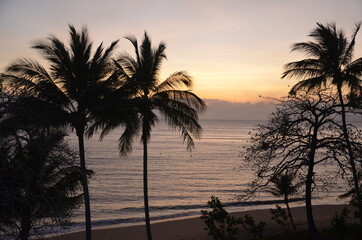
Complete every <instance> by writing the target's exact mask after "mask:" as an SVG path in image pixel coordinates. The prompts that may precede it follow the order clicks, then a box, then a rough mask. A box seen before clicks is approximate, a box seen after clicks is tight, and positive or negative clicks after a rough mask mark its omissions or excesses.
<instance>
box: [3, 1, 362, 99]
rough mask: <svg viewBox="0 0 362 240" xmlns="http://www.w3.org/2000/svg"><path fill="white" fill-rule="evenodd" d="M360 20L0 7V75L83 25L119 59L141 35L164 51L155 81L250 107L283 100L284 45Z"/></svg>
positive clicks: (345, 12)
mask: <svg viewBox="0 0 362 240" xmlns="http://www.w3.org/2000/svg"><path fill="white" fill-rule="evenodd" d="M360 21H362V1H361V0H253V1H252V0H250V1H244V0H238V1H228V0H224V1H222V0H218V1H213V0H209V1H207V0H204V1H201V0H190V1H186V0H185V1H182V0H180V1H175V0H165V1H156V0H148V1H146V0H145V1H143V0H137V1H130V0H128V1H123V0H102V1H100V0H93V1H85V0H82V1H79V0H62V1H59V0H54V1H53V0H23V1H20V0H0V69H1V71H3V69H4V67H5V66H6V65H7V64H9V63H10V62H11V61H12V60H14V59H16V58H18V57H31V58H35V59H38V60H41V57H40V56H39V55H38V53H37V52H36V51H34V50H32V49H30V45H31V44H32V42H34V41H35V40H39V39H43V38H45V37H47V36H49V35H50V34H54V35H56V36H58V37H59V38H61V39H63V40H64V41H66V42H67V40H68V26H67V25H68V24H69V23H70V24H73V25H74V26H75V27H76V28H77V29H79V28H81V27H82V26H83V25H87V27H88V30H89V32H90V35H91V38H92V39H93V40H94V43H95V44H96V45H98V44H99V43H100V42H102V41H103V42H104V43H105V44H106V45H109V44H110V43H111V42H112V41H113V40H116V39H121V40H120V43H119V47H118V52H119V53H120V52H123V51H127V52H130V53H133V49H132V47H131V44H130V43H129V42H128V41H127V40H125V39H124V38H123V37H124V36H127V35H130V34H131V35H135V36H136V37H137V38H139V39H140V38H141V37H142V35H143V32H144V31H145V30H146V31H147V32H148V33H149V35H150V36H151V39H152V40H153V42H154V43H158V42H160V41H165V42H166V44H167V50H166V54H167V57H168V60H167V61H165V62H164V65H163V69H162V77H166V76H168V75H169V74H171V73H172V72H174V71H178V70H186V71H188V72H189V73H190V74H191V75H192V76H193V77H194V82H195V85H194V91H195V92H196V93H197V94H198V95H199V96H200V97H202V98H209V99H221V100H227V101H232V102H258V101H261V100H260V98H259V95H263V96H267V97H281V96H285V95H286V94H287V92H288V89H289V87H288V85H293V84H294V83H295V82H296V81H295V80H282V79H280V76H281V73H282V71H283V65H284V64H285V63H287V62H290V61H295V60H298V59H300V58H302V57H303V56H302V55H300V54H298V53H290V46H291V44H292V43H295V42H301V41H307V40H308V39H309V38H308V37H307V35H308V34H309V33H310V31H311V30H312V29H313V28H314V27H315V26H316V22H320V23H323V24H325V23H330V22H335V23H337V27H339V28H342V29H344V30H345V32H346V34H347V35H348V36H350V34H351V31H352V30H353V28H354V24H355V23H358V22H360ZM355 57H362V31H361V32H360V33H359V35H358V36H357V43H356V51H355ZM42 63H45V62H44V61H42Z"/></svg>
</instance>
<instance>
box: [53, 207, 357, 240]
mask: <svg viewBox="0 0 362 240" xmlns="http://www.w3.org/2000/svg"><path fill="white" fill-rule="evenodd" d="M282 207H284V206H282ZM344 207H347V208H348V209H350V210H353V208H352V207H351V206H349V205H344V204H342V205H315V206H313V213H314V220H315V223H316V226H317V228H318V229H319V230H321V229H326V228H329V227H331V223H330V222H331V220H332V217H333V216H334V215H335V214H336V213H340V212H341V211H342V209H343V208H344ZM291 211H292V215H293V218H294V222H295V224H296V227H297V229H298V230H305V229H307V221H306V214H305V207H293V208H291ZM231 214H232V215H233V216H235V217H241V216H243V215H249V216H252V217H253V218H254V220H255V221H256V223H258V222H259V221H265V222H266V227H265V231H264V233H265V235H270V234H273V233H278V232H283V230H282V229H281V227H280V226H278V225H277V224H276V223H275V222H274V221H272V220H270V218H271V214H270V210H269V209H261V210H249V211H242V212H235V213H231ZM350 220H352V221H353V218H351V219H350ZM151 225H152V234H153V236H154V239H155V240H169V239H173V240H196V239H197V240H209V239H212V238H211V237H209V236H208V235H207V232H206V231H205V230H204V227H205V224H204V222H203V220H201V219H200V217H199V216H198V217H195V216H189V217H181V218H176V219H167V220H158V221H154V222H151ZM92 235H93V239H94V240H119V239H126V240H140V239H146V230H145V226H144V224H142V225H133V226H117V225H111V226H103V227H97V228H94V229H93V230H92ZM84 236H85V234H84V231H83V230H78V231H75V232H70V233H64V234H62V235H58V236H52V237H47V238H46V239H47V240H83V239H84Z"/></svg>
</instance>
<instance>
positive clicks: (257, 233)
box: [239, 215, 266, 240]
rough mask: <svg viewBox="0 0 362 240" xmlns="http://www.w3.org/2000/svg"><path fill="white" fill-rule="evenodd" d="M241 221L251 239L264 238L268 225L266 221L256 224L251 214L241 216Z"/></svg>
mask: <svg viewBox="0 0 362 240" xmlns="http://www.w3.org/2000/svg"><path fill="white" fill-rule="evenodd" d="M239 221H240V223H241V226H242V227H243V229H244V231H245V232H246V234H247V235H248V238H249V239H250V240H261V239H263V232H264V228H265V225H266V224H265V222H263V221H261V222H259V223H258V224H256V223H255V220H254V219H253V218H252V217H251V216H249V215H245V216H244V217H241V218H240V219H239Z"/></svg>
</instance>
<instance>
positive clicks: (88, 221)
mask: <svg viewBox="0 0 362 240" xmlns="http://www.w3.org/2000/svg"><path fill="white" fill-rule="evenodd" d="M77 136H78V143H79V158H80V168H81V174H82V179H83V181H82V184H83V193H84V205H85V238H86V240H91V239H92V221H91V210H90V200H89V189H88V177H87V169H86V166H85V153H84V135H83V132H78V131H77Z"/></svg>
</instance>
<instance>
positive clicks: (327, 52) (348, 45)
mask: <svg viewBox="0 0 362 240" xmlns="http://www.w3.org/2000/svg"><path fill="white" fill-rule="evenodd" d="M317 25H318V26H317V27H316V28H315V29H314V30H313V31H312V32H311V33H310V35H309V36H310V37H312V38H313V39H314V41H309V42H300V43H295V44H294V45H293V47H292V51H300V52H303V53H305V54H306V56H307V58H306V59H303V60H300V61H297V62H291V63H288V64H286V65H285V72H284V73H283V75H282V78H286V77H295V78H297V79H300V81H299V82H298V83H297V84H296V85H295V86H293V87H292V89H291V91H290V94H296V93H297V92H298V91H304V90H306V91H307V92H308V91H310V90H312V89H315V88H317V87H320V86H333V87H335V89H336V90H337V94H338V97H339V102H340V106H341V117H342V132H343V135H344V138H345V141H346V146H347V150H348V154H349V163H350V165H351V170H352V175H353V184H354V188H355V191H356V196H357V199H358V208H359V212H360V213H362V199H361V197H362V196H361V190H360V187H359V183H358V173H357V170H356V164H355V156H354V153H353V150H352V146H351V143H350V138H349V136H348V129H347V123H346V111H345V107H346V104H345V102H344V101H345V100H344V95H343V94H344V93H348V92H349V93H352V94H355V95H360V94H361V92H362V79H361V76H362V58H359V59H357V60H354V61H353V60H352V58H353V52H354V46H355V38H356V35H357V33H358V31H359V29H360V26H361V24H357V25H356V27H355V30H354V32H353V34H352V36H351V38H350V39H349V38H347V37H346V36H345V34H344V33H343V32H342V31H341V30H337V28H336V25H335V24H327V25H322V24H320V23H317ZM360 221H361V223H362V214H360Z"/></svg>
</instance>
